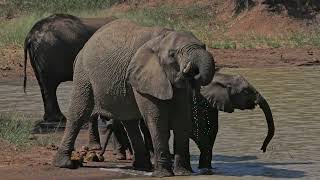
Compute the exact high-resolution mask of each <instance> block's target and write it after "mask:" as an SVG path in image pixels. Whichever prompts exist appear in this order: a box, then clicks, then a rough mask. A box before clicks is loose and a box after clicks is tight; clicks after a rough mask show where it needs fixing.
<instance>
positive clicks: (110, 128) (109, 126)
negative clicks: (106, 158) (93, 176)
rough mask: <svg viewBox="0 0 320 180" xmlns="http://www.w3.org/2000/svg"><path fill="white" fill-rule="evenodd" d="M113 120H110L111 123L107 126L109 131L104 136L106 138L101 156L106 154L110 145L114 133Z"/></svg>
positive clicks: (103, 140) (103, 141)
mask: <svg viewBox="0 0 320 180" xmlns="http://www.w3.org/2000/svg"><path fill="white" fill-rule="evenodd" d="M113 121H114V120H113V119H111V120H110V123H109V124H108V125H107V130H106V132H105V134H104V137H103V139H102V149H101V152H100V154H101V155H103V154H104V153H105V152H106V149H107V145H108V144H109V141H110V138H111V135H112V133H113Z"/></svg>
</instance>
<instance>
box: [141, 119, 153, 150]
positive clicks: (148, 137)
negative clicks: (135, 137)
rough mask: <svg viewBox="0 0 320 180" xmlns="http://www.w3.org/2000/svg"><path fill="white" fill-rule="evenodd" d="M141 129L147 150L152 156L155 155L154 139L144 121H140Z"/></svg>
mask: <svg viewBox="0 0 320 180" xmlns="http://www.w3.org/2000/svg"><path fill="white" fill-rule="evenodd" d="M140 129H141V132H142V134H143V139H144V143H145V145H146V148H147V150H148V151H149V152H150V154H153V153H154V149H153V144H152V138H151V135H150V132H149V129H148V127H147V126H146V123H145V122H144V120H143V119H141V120H140Z"/></svg>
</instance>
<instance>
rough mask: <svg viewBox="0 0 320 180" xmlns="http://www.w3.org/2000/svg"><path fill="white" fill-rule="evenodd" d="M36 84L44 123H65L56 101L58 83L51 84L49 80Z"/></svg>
mask: <svg viewBox="0 0 320 180" xmlns="http://www.w3.org/2000/svg"><path fill="white" fill-rule="evenodd" d="M38 82H39V85H40V90H41V95H42V100H43V104H44V115H43V120H44V121H46V122H60V121H65V120H66V117H65V116H64V115H63V114H62V112H61V110H60V107H59V104H58V100H57V88H58V85H59V84H60V83H52V82H51V81H49V80H47V81H45V82H42V83H40V81H38Z"/></svg>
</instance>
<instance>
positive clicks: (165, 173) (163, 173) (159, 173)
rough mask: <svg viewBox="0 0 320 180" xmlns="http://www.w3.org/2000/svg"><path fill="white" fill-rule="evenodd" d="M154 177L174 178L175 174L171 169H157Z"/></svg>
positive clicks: (153, 174)
mask: <svg viewBox="0 0 320 180" xmlns="http://www.w3.org/2000/svg"><path fill="white" fill-rule="evenodd" d="M152 176H153V177H160V178H161V177H170V176H174V173H173V171H172V169H171V168H157V169H155V170H154V171H153V173H152Z"/></svg>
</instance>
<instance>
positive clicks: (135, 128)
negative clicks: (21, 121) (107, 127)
mask: <svg viewBox="0 0 320 180" xmlns="http://www.w3.org/2000/svg"><path fill="white" fill-rule="evenodd" d="M122 124H123V125H124V127H125V129H126V131H127V133H128V136H129V140H130V144H131V146H132V149H133V163H132V166H133V168H134V169H138V170H146V171H150V170H151V169H152V164H151V161H150V154H149V152H148V151H147V149H146V148H145V145H144V142H143V137H142V134H141V131H140V128H139V120H131V121H130V120H128V121H122Z"/></svg>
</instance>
